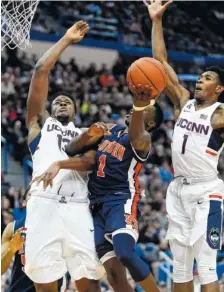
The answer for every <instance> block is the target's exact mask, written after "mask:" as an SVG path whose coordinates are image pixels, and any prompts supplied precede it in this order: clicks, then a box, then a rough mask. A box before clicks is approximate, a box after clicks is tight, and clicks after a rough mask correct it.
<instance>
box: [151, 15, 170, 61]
mask: <svg viewBox="0 0 224 292" xmlns="http://www.w3.org/2000/svg"><path fill="white" fill-rule="evenodd" d="M152 53H153V57H154V58H155V59H157V60H158V61H160V62H161V63H162V62H163V61H166V62H167V51H166V45H165V41H164V36H163V27H162V19H156V20H154V21H153V23H152Z"/></svg>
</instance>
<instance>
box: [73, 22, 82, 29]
mask: <svg viewBox="0 0 224 292" xmlns="http://www.w3.org/2000/svg"><path fill="white" fill-rule="evenodd" d="M84 23H85V22H84V21H83V20H80V21H78V22H76V23H75V24H74V25H73V26H72V27H73V28H76V29H79V28H80V27H81V26H83V24H84Z"/></svg>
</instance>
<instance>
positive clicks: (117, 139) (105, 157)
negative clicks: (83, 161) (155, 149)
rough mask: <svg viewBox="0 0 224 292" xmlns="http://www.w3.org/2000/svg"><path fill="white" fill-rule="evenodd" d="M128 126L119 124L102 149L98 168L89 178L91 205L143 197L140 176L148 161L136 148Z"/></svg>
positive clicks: (104, 139) (97, 158) (100, 149)
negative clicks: (136, 195) (141, 195)
mask: <svg viewBox="0 0 224 292" xmlns="http://www.w3.org/2000/svg"><path fill="white" fill-rule="evenodd" d="M126 129H127V128H126V127H124V126H119V125H116V126H114V127H113V128H112V129H111V130H110V132H111V133H112V134H111V136H105V137H104V138H103V140H102V142H101V144H100V145H99V147H98V150H97V152H96V158H95V165H94V167H93V171H92V173H91V174H90V175H89V182H88V189H89V199H90V203H91V204H95V203H99V202H102V201H105V200H107V201H110V200H117V199H118V198H119V199H128V198H130V197H131V195H134V194H140V193H141V190H140V187H139V182H138V175H139V172H140V171H141V168H142V166H143V163H144V162H145V160H146V159H147V157H148V155H147V156H146V157H145V158H141V157H139V156H138V154H137V153H136V151H135V149H134V148H133V147H132V145H131V143H130V141H129V137H128V133H127V132H126Z"/></svg>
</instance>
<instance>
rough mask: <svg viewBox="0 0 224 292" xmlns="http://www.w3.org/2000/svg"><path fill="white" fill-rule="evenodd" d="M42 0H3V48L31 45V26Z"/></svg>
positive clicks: (21, 47) (23, 47) (24, 47)
mask: <svg viewBox="0 0 224 292" xmlns="http://www.w3.org/2000/svg"><path fill="white" fill-rule="evenodd" d="M39 2H40V0H21V1H15V0H8V1H4V0H3V1H1V22H2V23H1V24H2V27H1V31H2V42H3V44H2V50H3V49H4V47H5V46H8V47H9V48H10V49H15V48H16V47H19V48H20V49H23V50H24V49H26V48H27V47H30V46H31V45H30V42H29V41H30V28H31V24H32V20H33V17H34V14H35V11H36V9H37V5H38V3H39Z"/></svg>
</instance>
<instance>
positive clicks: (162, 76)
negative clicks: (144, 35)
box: [126, 57, 167, 97]
mask: <svg viewBox="0 0 224 292" xmlns="http://www.w3.org/2000/svg"><path fill="white" fill-rule="evenodd" d="M126 79H127V83H128V84H130V83H131V84H133V85H135V86H136V85H138V84H141V85H148V86H149V87H152V96H153V97H154V96H156V95H158V94H160V93H161V92H162V91H163V90H164V88H165V87H166V84H167V73H166V70H165V68H164V67H163V65H162V64H161V63H160V62H159V61H157V60H155V59H153V58H148V57H145V58H140V59H138V60H136V61H135V62H134V63H132V64H131V66H130V67H129V69H128V72H127V77H126Z"/></svg>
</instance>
